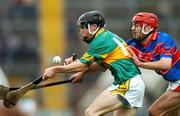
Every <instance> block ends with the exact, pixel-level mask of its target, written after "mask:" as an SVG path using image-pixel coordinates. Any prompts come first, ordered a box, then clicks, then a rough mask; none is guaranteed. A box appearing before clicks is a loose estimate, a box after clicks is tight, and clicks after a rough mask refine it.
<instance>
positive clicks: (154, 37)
mask: <svg viewBox="0 0 180 116" xmlns="http://www.w3.org/2000/svg"><path fill="white" fill-rule="evenodd" d="M157 37H158V32H157V31H155V32H153V33H152V34H151V36H150V39H149V41H147V43H146V44H145V45H144V47H145V48H147V47H148V45H149V43H150V42H151V41H152V40H156V39H157Z"/></svg>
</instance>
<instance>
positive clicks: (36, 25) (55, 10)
mask: <svg viewBox="0 0 180 116" xmlns="http://www.w3.org/2000/svg"><path fill="white" fill-rule="evenodd" d="M90 10H99V11H101V12H102V13H103V14H104V17H105V19H106V28H107V29H108V30H110V31H112V32H114V33H116V34H117V35H119V36H121V37H122V38H123V39H125V40H126V39H128V38H130V32H129V31H130V22H131V18H132V17H133V15H134V14H136V13H137V12H139V11H148V12H153V13H155V14H157V16H158V17H159V20H160V23H159V30H160V31H165V32H167V33H169V34H170V35H171V36H172V37H173V38H174V39H175V41H176V43H177V46H178V47H179V45H180V39H179V38H180V33H179V32H180V13H179V11H180V1H179V0H158V1H157V0H0V66H1V70H0V75H1V76H0V83H1V84H3V85H7V86H23V85H25V84H27V83H28V82H30V81H32V80H33V79H35V78H37V77H38V76H39V75H41V74H42V72H43V70H44V69H45V68H46V67H48V66H51V65H53V64H52V57H53V56H55V55H59V56H61V58H62V60H64V59H65V58H67V57H70V56H71V55H72V53H76V54H77V55H78V56H79V57H80V56H81V55H83V53H84V52H85V51H86V50H87V45H86V44H85V43H83V42H82V41H81V40H80V39H79V37H78V30H77V27H76V21H77V19H78V17H79V16H80V15H81V14H82V13H84V12H87V11H90ZM142 72H143V78H144V81H145V83H146V94H145V99H144V104H143V108H141V109H139V111H138V113H137V116H146V115H147V108H148V107H149V105H150V104H151V103H152V102H153V101H154V100H155V99H157V98H158V97H159V96H160V95H161V94H162V93H163V91H165V90H166V88H167V83H166V82H165V81H164V80H163V79H162V77H161V76H160V75H156V74H155V73H154V72H153V71H149V70H144V69H142ZM69 76H70V74H68V75H67V74H61V75H58V76H57V78H55V79H52V80H50V81H57V80H63V79H67V78H68V77H69ZM112 79H113V78H112V76H111V75H110V73H109V72H108V71H107V72H105V73H102V74H101V73H93V74H89V75H87V76H86V77H85V79H84V80H83V82H82V83H80V84H74V85H71V84H66V85H60V86H56V87H50V88H45V89H39V90H33V91H31V92H28V93H27V94H26V95H25V96H24V97H23V98H22V99H21V100H20V102H19V103H18V104H17V106H16V107H15V108H13V109H11V110H8V109H6V108H4V107H3V106H2V104H1V105H0V112H1V114H0V115H2V116H12V115H13V116H83V115H84V114H83V113H84V109H85V108H86V107H87V106H88V105H89V104H90V103H91V102H92V101H93V99H94V98H95V97H96V95H97V94H99V93H100V91H101V90H103V89H105V88H106V87H107V86H109V85H110V84H111V82H112ZM108 115H112V114H108Z"/></svg>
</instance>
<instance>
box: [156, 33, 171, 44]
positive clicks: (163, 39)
mask: <svg viewBox="0 0 180 116" xmlns="http://www.w3.org/2000/svg"><path fill="white" fill-rule="evenodd" d="M158 41H159V42H165V43H175V42H174V40H173V38H172V37H171V36H170V35H169V34H168V33H166V32H158Z"/></svg>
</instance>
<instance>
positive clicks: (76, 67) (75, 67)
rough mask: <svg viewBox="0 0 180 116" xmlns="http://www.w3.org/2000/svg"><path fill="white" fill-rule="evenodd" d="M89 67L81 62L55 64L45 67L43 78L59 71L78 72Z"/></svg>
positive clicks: (52, 75)
mask: <svg viewBox="0 0 180 116" xmlns="http://www.w3.org/2000/svg"><path fill="white" fill-rule="evenodd" d="M87 67H88V65H87V64H84V63H81V62H79V61H78V62H73V63H71V64H68V65H63V66H53V67H49V68H47V69H45V72H44V74H43V79H44V80H45V79H48V78H51V77H54V76H55V75H56V74H57V73H76V72H81V71H84V70H85V69H86V68H87Z"/></svg>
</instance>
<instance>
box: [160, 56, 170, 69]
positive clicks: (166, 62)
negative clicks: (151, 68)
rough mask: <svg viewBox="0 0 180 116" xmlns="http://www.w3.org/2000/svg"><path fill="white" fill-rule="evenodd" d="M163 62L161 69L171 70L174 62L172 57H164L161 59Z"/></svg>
mask: <svg viewBox="0 0 180 116" xmlns="http://www.w3.org/2000/svg"><path fill="white" fill-rule="evenodd" d="M161 60H162V62H161V64H162V66H161V69H162V70H169V69H170V68H171V64H172V59H169V58H166V59H165V58H164V59H161Z"/></svg>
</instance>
